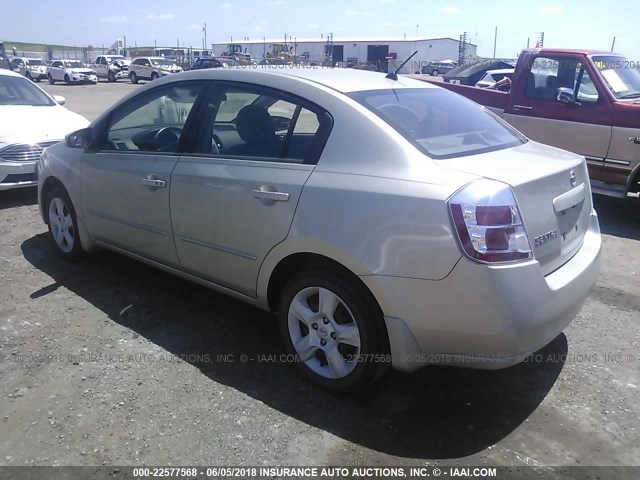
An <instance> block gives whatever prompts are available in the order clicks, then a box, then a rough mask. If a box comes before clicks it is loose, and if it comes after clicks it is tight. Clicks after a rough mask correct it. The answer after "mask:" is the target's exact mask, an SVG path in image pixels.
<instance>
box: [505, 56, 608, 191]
mask: <svg viewBox="0 0 640 480" xmlns="http://www.w3.org/2000/svg"><path fill="white" fill-rule="evenodd" d="M595 78H597V73H596V72H594V71H592V68H591V64H590V63H588V62H585V61H584V60H583V59H581V57H575V56H562V55H545V56H538V57H535V58H534V60H533V63H532V66H531V70H530V71H529V73H528V76H527V77H526V78H521V79H520V80H521V81H519V82H517V83H514V85H513V86H512V89H511V99H512V102H511V103H510V104H509V105H508V107H507V109H506V110H505V115H504V119H505V120H506V121H507V122H509V123H510V124H512V125H513V126H514V127H516V128H517V129H518V130H520V131H521V132H522V133H524V134H525V135H526V136H527V137H529V138H531V139H532V140H535V141H538V142H541V143H545V144H547V145H553V146H555V147H559V148H563V149H565V150H569V151H571V152H574V153H577V154H580V155H584V156H585V157H586V158H587V164H588V168H589V176H590V177H591V179H592V180H596V179H598V178H599V176H600V174H601V170H602V165H603V162H604V158H605V157H606V155H607V149H608V148H609V142H610V140H611V105H610V104H609V101H608V99H607V96H606V95H605V94H604V92H602V91H601V87H600V85H599V84H598V83H597V82H594V81H593V79H595ZM560 87H565V88H569V89H571V90H572V91H573V92H574V96H575V97H576V100H577V103H574V104H566V103H561V102H559V101H558V100H557V96H558V88H560Z"/></svg>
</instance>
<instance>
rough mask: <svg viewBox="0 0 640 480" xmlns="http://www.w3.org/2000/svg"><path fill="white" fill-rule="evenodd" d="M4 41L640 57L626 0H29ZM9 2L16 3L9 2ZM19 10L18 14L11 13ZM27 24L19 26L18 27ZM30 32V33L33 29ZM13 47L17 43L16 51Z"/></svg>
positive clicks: (3, 27) (3, 22)
mask: <svg viewBox="0 0 640 480" xmlns="http://www.w3.org/2000/svg"><path fill="white" fill-rule="evenodd" d="M5 2H7V5H5V6H0V10H1V11H3V12H4V13H5V14H3V15H2V16H0V39H2V40H5V41H22V42H34V43H45V44H63V45H78V46H81V45H83V46H84V45H93V46H94V47H102V46H103V45H104V46H105V47H108V46H110V45H111V44H112V43H113V42H114V41H115V40H116V39H117V38H123V37H124V36H126V39H127V45H130V46H133V45H136V44H137V45H138V46H151V45H154V42H157V45H158V46H171V47H173V46H176V45H177V44H178V42H179V44H180V46H186V47H189V46H191V47H194V48H200V47H202V42H203V31H202V27H203V24H204V23H205V22H206V24H207V43H208V44H211V43H214V42H216V43H217V42H227V41H230V39H231V37H233V39H234V41H242V40H243V39H244V38H245V37H248V38H249V39H252V40H257V39H262V38H263V37H267V39H269V38H272V39H273V38H282V39H283V38H284V35H285V33H286V34H287V35H291V36H293V37H297V38H318V39H319V38H320V35H321V34H324V35H325V36H326V34H328V33H333V34H334V37H335V38H336V39H339V37H341V36H342V37H373V36H378V37H385V38H386V37H398V38H402V37H403V35H405V34H406V35H407V38H413V37H415V36H416V34H417V36H418V37H421V38H436V37H452V38H455V39H458V38H459V36H460V34H461V33H462V32H465V31H466V32H467V33H468V36H469V40H470V42H471V43H475V44H477V45H478V55H479V56H484V57H491V56H493V43H494V31H495V27H498V40H497V48H496V56H497V57H504V58H513V57H515V56H516V55H517V54H518V52H520V50H521V49H523V48H526V46H527V39H528V38H529V39H530V45H531V46H532V47H533V46H534V45H535V43H536V40H537V37H538V35H539V33H540V32H544V34H545V41H544V46H545V47H563V48H589V49H599V50H607V51H608V50H610V49H611V45H612V41H613V37H614V36H615V37H616V43H615V51H616V52H618V53H622V54H624V55H626V56H627V58H628V59H629V60H634V61H637V60H640V29H639V28H637V15H636V14H635V13H634V12H633V11H632V10H633V9H631V10H630V8H629V7H630V5H631V4H630V2H629V1H628V0H625V1H620V0H613V1H611V0H609V1H602V0H598V1H596V0H582V1H579V0H536V1H531V0H529V1H522V0H512V1H502V0H496V1H486V2H480V1H477V0H474V1H462V0H319V1H318V0H316V1H309V0H263V1H256V0H253V1H250V0H222V1H216V0H183V1H181V2H180V1H178V2H176V1H175V0H137V1H135V2H131V1H130V0H109V1H108V2H94V1H86V0H64V1H58V2H55V1H51V0H28V6H29V8H28V9H24V8H22V7H20V5H19V3H15V2H10V0H0V5H2V4H3V3H5ZM9 3H11V6H10V5H9ZM11 10H15V11H16V15H8V14H6V13H7V12H10V11H11ZM16 18H20V21H16ZM25 27H27V28H25ZM8 46H10V44H9V45H8Z"/></svg>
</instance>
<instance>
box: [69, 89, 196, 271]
mask: <svg viewBox="0 0 640 480" xmlns="http://www.w3.org/2000/svg"><path fill="white" fill-rule="evenodd" d="M205 85H206V84H205V82H201V81H192V82H173V83H170V84H166V85H163V86H161V87H158V88H154V89H152V90H149V91H147V92H145V93H144V94H142V95H138V96H136V97H134V98H132V99H130V100H129V101H128V102H126V103H125V104H123V105H122V106H120V107H119V108H117V109H116V110H114V111H113V112H112V113H111V115H110V118H109V119H108V122H107V124H106V125H105V127H104V129H103V132H104V133H102V134H101V135H100V136H101V137H102V139H101V140H100V141H99V142H98V144H97V145H96V146H95V148H92V149H91V150H89V151H86V152H85V153H84V158H83V161H82V162H81V165H82V167H81V168H82V172H81V175H82V179H83V182H82V198H83V200H82V205H83V215H84V219H85V223H86V225H87V228H88V230H89V232H90V234H91V236H92V237H93V238H94V239H95V240H97V241H98V242H102V243H104V244H107V245H111V246H114V247H117V248H120V249H123V250H126V251H128V252H132V253H135V254H137V255H141V256H143V257H146V258H150V259H153V260H155V261H159V262H162V263H165V264H168V265H173V266H177V265H178V260H177V256H176V250H175V246H174V242H173V235H172V232H171V217H170V211H169V193H170V186H171V172H172V171H173V169H174V167H175V165H176V163H177V161H178V157H179V155H180V154H179V145H180V140H181V138H182V137H183V136H184V135H186V132H187V131H188V128H189V124H190V123H191V122H192V118H191V116H192V115H191V112H192V111H193V106H194V105H195V103H196V101H197V100H198V98H199V97H200V95H201V94H202V92H203V91H204V88H205Z"/></svg>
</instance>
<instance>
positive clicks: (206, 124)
mask: <svg viewBox="0 0 640 480" xmlns="http://www.w3.org/2000/svg"><path fill="white" fill-rule="evenodd" d="M221 87H222V88H225V87H227V88H228V87H232V88H237V89H243V88H245V89H248V90H249V91H248V92H247V93H251V91H252V90H253V91H256V90H257V91H259V92H260V93H258V97H259V96H260V95H270V96H272V97H274V98H276V99H277V100H283V101H285V102H289V103H292V104H294V105H296V107H298V106H300V107H301V108H306V109H307V110H309V111H310V112H312V113H314V114H316V115H318V116H319V117H320V116H322V117H324V120H325V121H324V122H323V121H320V122H319V125H318V130H317V131H316V133H315V134H314V139H313V141H312V143H311V145H317V148H316V149H317V152H316V153H315V154H314V155H313V156H312V157H311V158H309V159H307V158H303V159H287V158H283V157H257V156H244V155H242V156H241V155H225V154H216V153H203V152H198V151H197V150H194V151H191V152H184V154H188V155H189V156H197V157H199V158H211V159H225V160H226V159H228V160H232V161H235V160H242V161H252V162H262V163H276V164H282V165H309V166H315V165H317V164H318V162H319V161H320V158H321V157H322V153H323V152H324V149H325V147H326V145H327V142H328V140H329V136H330V135H331V131H332V130H333V123H334V122H333V116H332V115H331V114H330V113H329V112H328V111H327V110H326V109H324V108H322V107H320V106H319V105H316V104H315V103H313V102H311V101H309V100H307V99H305V98H302V97H299V96H297V95H295V94H293V93H289V92H285V91H284V90H279V89H277V88H273V87H267V86H264V85H259V84H255V83H249V82H235V81H231V80H214V81H212V82H211V87H210V89H209V91H208V92H205V93H206V95H205V96H203V100H202V102H201V104H202V105H205V104H208V103H210V102H215V103H216V104H217V103H218V101H219V99H218V96H219V91H220V88H221ZM274 103H275V102H274ZM198 114H199V116H200V115H205V114H206V113H205V111H202V112H198ZM214 121H215V117H212V118H211V119H210V120H209V119H207V121H203V122H201V123H200V126H199V128H198V127H197V128H195V129H194V132H193V133H194V136H193V137H192V138H190V140H192V144H193V148H194V149H197V148H198V147H199V146H200V145H202V143H203V141H206V138H203V137H204V136H205V135H207V132H208V131H209V129H210V128H211V129H213V122H214ZM292 127H293V128H295V123H294V124H293V125H290V128H292ZM282 151H285V146H284V145H283V150H282ZM287 153H288V146H287ZM281 154H282V152H281Z"/></svg>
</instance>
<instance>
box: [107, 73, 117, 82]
mask: <svg viewBox="0 0 640 480" xmlns="http://www.w3.org/2000/svg"><path fill="white" fill-rule="evenodd" d="M107 81H108V82H109V83H113V82H115V81H116V75H115V74H114V73H113V72H109V73H108V74H107Z"/></svg>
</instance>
